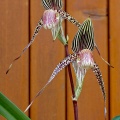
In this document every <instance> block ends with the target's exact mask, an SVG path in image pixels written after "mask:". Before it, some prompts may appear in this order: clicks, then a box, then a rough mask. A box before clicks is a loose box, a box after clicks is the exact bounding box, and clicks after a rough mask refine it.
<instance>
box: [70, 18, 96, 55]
mask: <svg viewBox="0 0 120 120" xmlns="http://www.w3.org/2000/svg"><path fill="white" fill-rule="evenodd" d="M83 49H89V50H91V51H92V50H93V49H94V31H93V26H92V21H91V19H90V18H88V19H87V20H85V21H84V22H83V24H82V25H81V26H80V28H79V30H78V32H77V34H76V35H75V37H74V39H73V42H72V50H73V52H75V53H78V52H79V51H81V50H83Z"/></svg>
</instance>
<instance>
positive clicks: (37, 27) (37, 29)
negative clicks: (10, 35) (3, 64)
mask: <svg viewBox="0 0 120 120" xmlns="http://www.w3.org/2000/svg"><path fill="white" fill-rule="evenodd" d="M42 26H43V22H42V19H40V21H39V22H38V24H37V26H36V28H35V31H34V34H33V36H32V39H31V40H30V42H29V44H28V45H27V46H26V47H25V48H24V49H23V51H22V52H21V54H20V55H19V56H18V57H17V58H15V59H14V60H13V61H12V63H11V64H10V66H9V68H8V70H7V72H6V74H7V73H8V72H9V70H10V69H11V67H12V65H13V63H14V62H15V61H16V60H18V59H19V58H20V57H21V56H22V55H23V53H24V52H25V51H26V50H27V49H28V48H29V47H30V45H31V44H32V43H33V41H34V40H35V37H36V36H37V34H38V32H39V30H40V29H41V28H42Z"/></svg>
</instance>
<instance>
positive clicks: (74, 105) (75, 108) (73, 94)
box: [65, 45, 78, 120]
mask: <svg viewBox="0 0 120 120" xmlns="http://www.w3.org/2000/svg"><path fill="white" fill-rule="evenodd" d="M65 53H66V57H67V56H68V55H69V52H68V45H65ZM68 73H69V78H70V84H71V90H72V97H73V98H74V97H75V91H74V90H75V89H74V83H73V77H72V71H71V67H70V64H69V65H68ZM73 107H74V119H75V120H78V106H77V101H73Z"/></svg>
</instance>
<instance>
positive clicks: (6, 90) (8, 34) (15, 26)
mask: <svg viewBox="0 0 120 120" xmlns="http://www.w3.org/2000/svg"><path fill="white" fill-rule="evenodd" d="M0 6H1V7H0V28H1V29H0V91H1V92H2V93H3V94H5V95H6V96H7V97H8V98H9V99H10V100H11V101H13V102H14V103H15V104H16V105H17V106H18V107H19V108H20V109H21V110H23V111H24V109H25V108H26V106H27V105H28V98H29V97H28V95H29V93H28V91H29V88H28V81H29V77H28V75H29V69H28V64H29V61H28V51H27V52H26V53H25V54H24V56H22V58H21V59H20V60H18V61H17V62H16V63H15V64H14V65H13V67H12V69H11V71H10V72H9V74H8V75H6V74H5V72H6V70H7V69H8V67H9V65H10V63H11V61H12V60H13V59H14V58H15V57H17V56H18V55H20V52H21V51H22V49H23V48H24V47H25V46H26V45H27V43H28V37H29V35H28V0H21V1H18V0H17V1H14V0H11V1H9V0H4V1H1V2H0ZM0 120H3V119H2V118H1V117H0Z"/></svg>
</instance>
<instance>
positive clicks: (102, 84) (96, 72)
mask: <svg viewBox="0 0 120 120" xmlns="http://www.w3.org/2000/svg"><path fill="white" fill-rule="evenodd" d="M92 70H93V72H94V73H95V76H96V78H97V80H98V83H99V85H100V88H101V91H102V94H103V98H104V114H105V118H106V93H105V87H104V81H103V78H102V74H101V71H100V69H99V67H98V65H97V64H96V63H95V64H94V67H93V68H92Z"/></svg>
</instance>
